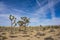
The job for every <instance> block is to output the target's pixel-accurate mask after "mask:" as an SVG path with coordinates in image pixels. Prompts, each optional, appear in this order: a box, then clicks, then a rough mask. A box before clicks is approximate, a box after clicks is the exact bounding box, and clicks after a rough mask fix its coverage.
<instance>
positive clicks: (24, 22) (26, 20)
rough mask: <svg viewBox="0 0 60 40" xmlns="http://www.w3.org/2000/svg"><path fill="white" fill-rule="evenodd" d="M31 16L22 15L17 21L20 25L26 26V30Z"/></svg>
mask: <svg viewBox="0 0 60 40" xmlns="http://www.w3.org/2000/svg"><path fill="white" fill-rule="evenodd" d="M29 20H30V19H29V18H27V17H21V20H19V21H18V22H17V23H18V25H19V26H24V27H25V30H26V26H28V24H29Z"/></svg>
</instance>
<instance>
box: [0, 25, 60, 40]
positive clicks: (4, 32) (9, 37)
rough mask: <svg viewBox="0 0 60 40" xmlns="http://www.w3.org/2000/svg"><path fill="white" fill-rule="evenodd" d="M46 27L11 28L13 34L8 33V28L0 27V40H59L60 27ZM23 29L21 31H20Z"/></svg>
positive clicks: (9, 29)
mask: <svg viewBox="0 0 60 40" xmlns="http://www.w3.org/2000/svg"><path fill="white" fill-rule="evenodd" d="M51 28H52V29H51ZM51 28H50V26H46V27H27V28H26V30H24V28H23V27H22V28H21V30H19V28H18V27H16V28H15V30H14V27H13V28H12V29H13V34H11V33H10V31H11V28H10V27H0V40H60V26H52V27H51ZM22 29H23V30H22Z"/></svg>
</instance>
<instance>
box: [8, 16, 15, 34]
mask: <svg viewBox="0 0 60 40" xmlns="http://www.w3.org/2000/svg"><path fill="white" fill-rule="evenodd" d="M14 18H15V17H14V16H12V15H10V16H9V19H10V21H11V33H13V30H12V26H13V20H14Z"/></svg>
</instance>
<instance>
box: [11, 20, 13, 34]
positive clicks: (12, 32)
mask: <svg viewBox="0 0 60 40" xmlns="http://www.w3.org/2000/svg"><path fill="white" fill-rule="evenodd" d="M11 33H13V28H12V21H11Z"/></svg>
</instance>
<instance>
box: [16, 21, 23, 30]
mask: <svg viewBox="0 0 60 40" xmlns="http://www.w3.org/2000/svg"><path fill="white" fill-rule="evenodd" d="M17 23H18V25H19V26H20V27H21V26H23V24H24V22H23V21H18V22H17ZM19 30H20V28H19Z"/></svg>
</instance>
